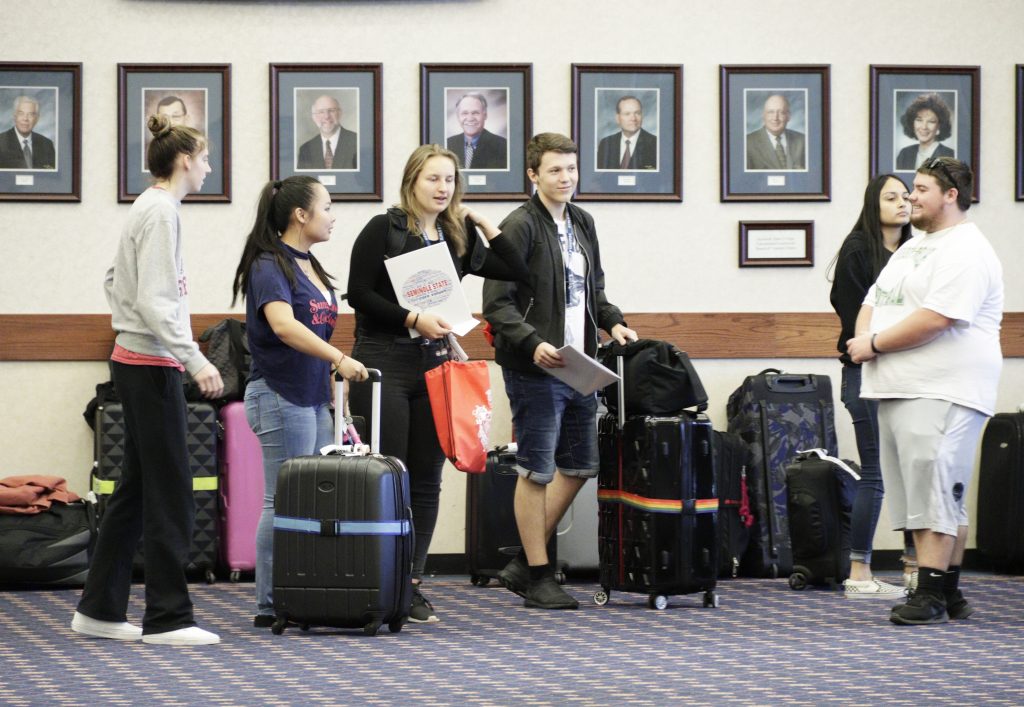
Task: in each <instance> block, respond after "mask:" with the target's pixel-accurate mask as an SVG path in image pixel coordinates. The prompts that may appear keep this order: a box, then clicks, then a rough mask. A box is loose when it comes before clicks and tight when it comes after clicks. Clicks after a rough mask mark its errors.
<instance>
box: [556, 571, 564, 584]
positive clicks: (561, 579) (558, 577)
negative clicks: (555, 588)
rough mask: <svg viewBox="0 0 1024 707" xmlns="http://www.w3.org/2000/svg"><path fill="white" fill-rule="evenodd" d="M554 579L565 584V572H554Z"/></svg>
mask: <svg viewBox="0 0 1024 707" xmlns="http://www.w3.org/2000/svg"><path fill="white" fill-rule="evenodd" d="M555 581H556V582H558V583H559V584H565V582H566V577H565V572H555Z"/></svg>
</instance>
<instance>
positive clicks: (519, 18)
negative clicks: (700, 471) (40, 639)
mask: <svg viewBox="0 0 1024 707" xmlns="http://www.w3.org/2000/svg"><path fill="white" fill-rule="evenodd" d="M618 8H619V6H618V5H612V4H610V3H608V4H607V7H601V4H599V3H594V2H593V1H592V0H591V1H584V0H562V2H557V3H548V2H536V1H535V0H520V1H518V2H513V1H511V0H478V1H473V0H464V1H454V0H453V1H451V2H399V1H381V2H336V3H331V2H292V3H275V2H251V3H249V2H241V1H240V2H187V1H186V2H156V1H144V0H90V2H89V3H87V4H85V5H79V4H71V3H67V2H58V1H56V0H50V1H49V2H36V3H33V4H32V12H29V13H13V14H12V13H7V17H6V24H5V27H4V43H3V59H4V60H16V61H81V62H83V64H84V76H83V88H84V101H83V104H84V105H83V128H84V133H83V135H84V137H83V155H82V161H83V172H82V174H83V184H82V202H81V203H80V204H11V203H0V223H2V224H3V226H2V228H0V236H2V238H3V241H4V246H5V257H4V258H3V260H2V262H0V283H2V284H0V312H5V313H12V312H13V313H40V314H54V313H87V312H103V311H105V309H106V305H105V302H104V301H103V295H102V290H101V286H100V283H101V281H102V276H103V272H104V270H105V269H106V267H107V265H108V264H109V262H110V259H111V257H112V255H113V252H114V248H115V244H116V239H117V235H118V231H119V229H120V224H121V222H122V220H123V218H124V215H125V212H126V210H127V206H126V205H119V204H118V203H117V201H116V193H117V148H116V144H115V143H116V134H117V129H116V124H117V87H116V77H117V69H116V65H117V63H118V62H125V63H133V62H164V63H187V62H197V63H198V62H229V63H231V64H232V84H233V89H232V102H233V118H234V119H233V124H232V155H233V159H232V162H233V166H232V182H233V193H234V201H233V203H231V204H225V205H209V204H196V205H188V206H186V207H184V208H183V214H182V220H183V224H184V230H185V234H186V258H187V262H188V266H189V274H190V280H191V284H192V292H193V295H192V309H193V311H195V312H220V311H226V310H227V309H228V305H229V302H230V281H231V276H232V274H233V272H234V268H235V265H236V263H237V258H238V255H239V252H240V247H241V242H242V239H243V237H244V233H245V232H246V231H247V230H248V228H249V226H250V224H251V220H252V218H253V211H254V203H255V198H256V194H257V191H258V190H259V188H260V186H261V185H262V183H263V182H264V180H266V179H267V178H268V176H269V175H268V167H267V165H268V162H269V157H268V155H269V137H268V133H269V126H268V122H269V119H268V100H269V76H268V63H269V62H280V63H284V62H332V63H334V62H338V63H345V62H382V63H383V64H384V76H383V115H384V118H383V120H384V126H383V128H384V143H383V144H384V169H383V177H384V193H385V195H386V200H385V203H390V202H392V201H394V199H395V197H396V195H397V185H398V180H399V176H400V171H401V168H402V165H403V163H404V160H405V157H406V156H407V155H408V153H409V152H410V151H411V150H412V148H413V147H415V146H416V144H417V143H418V136H419V110H418V100H417V99H418V97H419V63H420V62H532V63H533V66H534V74H533V79H534V91H533V119H534V127H535V129H536V130H537V131H541V130H556V131H562V132H568V130H569V124H570V105H571V103H570V95H569V94H570V64H571V62H573V61H577V62H581V63H603V62H608V63H612V62H618V63H681V64H683V65H684V67H685V69H684V72H685V73H684V113H683V116H684V130H683V148H684V156H683V188H684V196H685V201H684V202H683V203H682V204H628V203H602V204H592V205H588V206H587V208H588V209H589V210H590V211H591V212H592V213H593V214H594V215H595V217H596V218H597V222H598V225H599V229H600V233H601V243H602V250H603V255H604V260H605V266H606V271H607V278H608V283H609V292H610V294H611V296H612V298H613V300H614V301H615V302H616V303H618V304H619V305H620V306H622V308H623V309H625V310H627V311H651V312H657V311H688V312H690V311H692V312H702V311H828V310H829V305H828V283H827V282H826V280H825V265H826V264H827V262H828V260H829V259H830V258H831V257H832V255H833V254H834V252H835V251H836V250H837V248H838V245H839V243H840V241H841V239H842V238H843V236H844V235H845V234H846V232H847V230H848V228H849V226H850V225H851V224H852V222H853V221H854V219H855V218H856V215H857V212H858V210H859V207H860V199H861V194H862V191H863V186H864V183H865V181H866V179H867V177H868V174H867V163H868V160H867V145H868V101H869V96H868V64H869V63H877V64H950V65H980V66H981V67H982V92H981V93H982V104H981V113H982V120H981V164H982V171H981V203H980V204H978V205H976V206H975V207H974V208H972V210H971V217H972V218H973V219H975V220H976V221H977V222H978V223H979V224H980V225H981V227H982V229H983V230H984V231H985V233H986V235H988V237H989V238H990V239H991V241H992V242H993V245H994V246H995V248H996V250H997V252H998V253H999V254H1000V257H1001V258H1002V261H1003V265H1004V267H1005V270H1006V282H1007V283H1009V285H1008V288H1007V298H1006V302H1007V309H1008V310H1010V311H1020V310H1022V309H1024V291H1022V289H1021V288H1020V286H1019V283H1020V282H1021V280H1022V277H1021V276H1022V275H1024V272H1022V269H1024V258H1022V257H1021V254H1022V247H1021V245H1020V243H1019V238H1020V235H1019V233H1018V230H1019V227H1020V222H1021V216H1022V214H1024V205H1022V204H1019V203H1017V202H1015V201H1014V200H1013V175H1014V163H1013V150H1012V145H1013V135H1014V110H1013V80H1014V66H1013V62H1015V61H1022V60H1024V55H1022V56H1012V55H1011V54H1010V53H1009V52H1008V51H1007V48H1008V47H1015V46H1017V45H1018V42H1017V39H1018V38H1017V34H1018V29H1014V28H1019V27H1020V26H1021V24H1022V20H1024V5H1022V4H1021V3H1019V2H1016V1H1015V0H990V1H988V2H985V3H976V4H974V5H971V6H969V9H968V6H966V5H964V4H963V3H961V2H953V1H952V0H935V1H934V2H932V3H931V4H930V5H929V6H928V8H927V11H921V10H915V9H914V8H910V7H900V6H896V5H893V4H892V3H891V2H880V1H879V0H865V1H864V2H860V3H825V4H823V3H821V2H820V0H819V1H812V0H792V1H791V2H789V3H786V4H785V5H784V6H780V12H779V13H774V14H771V15H770V14H769V13H768V11H769V9H770V8H769V6H766V5H764V4H763V3H760V2H758V3H755V2H751V1H750V0H742V1H740V2H731V3H711V4H708V3H693V2H686V1H680V0H651V1H650V2H647V3H645V4H644V6H643V9H644V16H643V17H637V16H635V15H632V14H630V15H627V16H622V15H620V14H619V13H617V9H618ZM826 8H827V9H826ZM542 13H543V14H542ZM780 15H781V16H780ZM637 21H639V24H637ZM624 23H625V24H627V25H629V26H630V27H631V28H632V29H630V31H629V32H627V33H626V34H627V36H628V37H629V39H628V40H623V39H622V34H623V33H622V27H623V25H624ZM772 25H774V26H779V27H783V28H784V30H767V28H768V27H770V26H772ZM474 27H475V28H482V29H481V30H480V31H476V32H470V31H464V30H466V29H467V28H474ZM455 30H457V33H456V31H455ZM496 30H499V31H496ZM914 38H922V39H921V40H920V46H921V47H922V48H917V47H916V46H915V40H914ZM721 63H728V64H741V63H754V64H767V63H775V64H784V63H815V64H818V63H822V64H831V66H832V91H831V93H832V109H833V114H832V136H833V138H832V165H833V167H832V194H833V199H832V201H831V202H830V203H815V204H800V203H770V204H736V203H734V204H722V203H720V202H719V198H718V197H719V193H718V183H719V167H718V163H719V158H718V131H719V126H718V121H719V111H718V100H719V95H718V67H719V64H721ZM382 207H383V204H379V203H377V204H339V205H338V206H337V207H336V213H337V215H338V224H337V226H336V228H335V231H334V240H332V242H330V243H327V244H324V245H323V246H320V247H319V251H318V252H319V255H320V257H321V258H322V259H323V260H324V261H325V262H326V264H327V266H328V269H329V270H330V271H331V272H332V273H334V274H335V275H336V276H338V278H339V280H340V281H341V282H344V281H345V280H346V279H347V275H348V257H347V256H348V251H349V247H350V245H351V242H352V240H353V239H354V237H355V236H356V234H357V233H358V232H359V229H360V228H361V227H362V225H363V224H364V223H365V222H366V221H367V220H368V219H369V218H370V217H371V216H372V215H373V214H375V213H378V212H379V211H380V210H381V208H382ZM511 207H512V204H507V203H487V204H482V205H480V208H481V210H483V211H484V212H486V213H487V214H488V215H490V216H491V217H493V218H495V219H499V218H500V217H502V216H503V215H504V214H505V213H507V212H508V211H509V210H510V209H511ZM741 219H742V220H755V219H786V220H790V219H799V220H803V219H810V220H813V221H814V222H815V261H816V263H817V264H816V265H815V267H813V268H802V269H774V268H773V269H744V270H740V269H738V268H737V267H736V260H737V222H738V221H739V220H741ZM469 287H470V292H471V299H472V302H474V303H475V305H476V306H478V305H479V285H478V284H470V286H469ZM679 343H681V344H683V345H684V346H685V342H679ZM769 364H771V365H777V366H779V367H782V368H786V369H787V370H790V371H794V372H816V373H826V374H829V375H831V376H832V379H833V385H834V387H836V388H837V389H838V381H839V376H838V370H839V369H838V364H837V363H836V362H834V361H830V360H786V361H762V360H743V361H698V362H697V365H698V368H699V370H700V372H701V374H702V376H703V378H704V381H705V384H706V385H707V387H708V390H709V393H710V394H711V414H712V418H713V419H714V421H715V422H716V423H717V424H719V425H724V415H725V413H724V408H725V400H726V398H727V396H728V393H729V392H730V391H731V390H732V389H733V388H734V387H735V386H736V385H737V384H738V383H739V382H740V380H741V379H742V377H743V376H744V375H747V374H748V373H751V372H756V371H757V370H760V369H761V368H763V367H765V366H767V365H769ZM1022 372H1024V365H1022V364H1021V362H1020V361H1010V362H1008V363H1007V366H1006V368H1005V370H1004V375H1003V384H1002V386H1001V393H1000V400H999V406H1000V409H1003V410H1006V409H1011V408H1013V407H1015V406H1016V404H1017V403H1018V402H1021V401H1024V375H1022ZM105 379H106V367H105V365H104V364H102V363H74V364H64V363H50V364H47V363H30V362H25V363H21V362H18V363H0V400H3V401H4V403H5V409H6V411H7V414H6V415H5V420H4V422H3V424H2V425H0V439H2V443H3V445H2V448H3V450H4V454H3V456H2V457H0V474H3V475H7V474H9V473H11V474H13V473H24V472H47V473H58V474H61V475H64V476H66V477H68V478H69V479H70V480H71V484H72V486H73V487H74V488H76V489H77V490H84V489H85V486H86V479H87V474H88V468H89V466H90V465H91V459H92V452H91V437H90V435H89V430H88V428H87V427H86V425H85V423H84V421H83V420H82V418H81V411H82V409H83V408H84V406H85V403H86V402H87V401H88V399H89V398H90V397H91V396H92V393H93V386H94V385H95V383H96V382H98V381H100V380H105ZM499 380H500V379H499ZM500 388H501V387H500V383H499V384H498V385H497V386H496V392H497V391H500ZM496 397H497V399H498V400H499V407H500V403H501V401H502V400H503V398H502V396H501V395H498V396H496ZM505 419H506V420H507V417H506V418H505ZM837 422H838V423H839V424H838V427H839V431H840V449H841V451H842V453H843V454H844V455H847V456H855V453H856V448H855V446H854V443H853V435H852V430H851V429H850V426H849V420H848V417H847V416H846V413H845V411H843V409H842V407H841V405H840V406H838V407H837ZM499 426H500V425H499ZM463 483H464V482H463V480H462V478H461V475H460V474H458V473H457V472H454V471H451V470H449V473H448V475H447V477H446V481H445V491H444V498H443V501H442V503H443V510H442V514H443V516H442V523H441V526H440V527H439V530H438V535H437V538H436V539H435V543H434V546H433V548H432V549H433V550H434V551H435V552H458V551H460V549H461V547H462V533H463V516H464V514H463V511H462V508H463V506H462V494H463ZM883 526H884V524H883ZM878 546H879V547H880V548H893V547H897V546H898V544H897V543H896V542H895V539H894V536H893V534H891V533H889V532H887V531H880V532H879V536H878Z"/></svg>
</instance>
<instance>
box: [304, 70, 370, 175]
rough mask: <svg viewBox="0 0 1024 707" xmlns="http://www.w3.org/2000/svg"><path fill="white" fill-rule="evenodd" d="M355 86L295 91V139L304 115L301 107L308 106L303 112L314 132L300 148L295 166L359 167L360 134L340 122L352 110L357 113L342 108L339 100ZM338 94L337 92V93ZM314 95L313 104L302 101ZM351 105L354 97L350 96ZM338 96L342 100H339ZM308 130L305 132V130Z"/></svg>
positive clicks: (329, 168) (339, 168)
mask: <svg viewBox="0 0 1024 707" xmlns="http://www.w3.org/2000/svg"><path fill="white" fill-rule="evenodd" d="M355 93H356V91H355V90H354V89H346V90H337V91H330V92H323V91H320V90H309V89H303V90H297V91H296V101H295V104H296V111H295V122H296V139H299V135H300V132H299V128H298V125H299V123H300V121H301V120H303V118H302V117H301V116H302V114H303V112H302V111H301V110H300V106H302V105H304V104H305V105H309V106H310V107H309V108H308V112H307V113H306V115H308V116H309V117H310V119H311V120H312V122H313V125H314V126H315V127H316V135H314V136H313V137H311V138H309V139H308V140H306V141H305V142H304V143H302V145H301V146H300V147H299V150H298V153H297V157H296V160H295V169H296V171H298V170H316V171H325V170H327V171H338V170H353V169H358V168H359V165H358V155H359V135H358V134H357V133H356V132H355V131H354V130H348V129H347V128H345V127H344V126H343V125H342V119H343V118H344V116H345V115H346V114H348V113H349V112H351V113H352V114H353V115H357V116H358V114H359V113H358V110H352V111H345V110H343V109H342V103H343V102H345V103H348V102H349V101H346V100H344V99H346V98H349V97H350V96H349V95H348V94H355ZM339 94H340V95H339ZM307 96H315V98H314V100H313V101H312V105H310V104H309V103H307V102H305V101H303V100H302V98H303V97H307ZM351 98H352V99H353V100H352V103H353V104H354V102H355V100H356V97H355V96H354V95H353V96H351ZM339 99H341V100H339ZM307 133H308V131H307Z"/></svg>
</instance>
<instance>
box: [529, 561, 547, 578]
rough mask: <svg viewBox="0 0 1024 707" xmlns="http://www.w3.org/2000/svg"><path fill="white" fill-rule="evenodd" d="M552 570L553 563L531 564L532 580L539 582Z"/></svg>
mask: <svg viewBox="0 0 1024 707" xmlns="http://www.w3.org/2000/svg"><path fill="white" fill-rule="evenodd" d="M550 571H551V565H547V564H544V565H530V581H531V582H537V581H539V580H541V579H544V575H545V574H547V573H548V572H550Z"/></svg>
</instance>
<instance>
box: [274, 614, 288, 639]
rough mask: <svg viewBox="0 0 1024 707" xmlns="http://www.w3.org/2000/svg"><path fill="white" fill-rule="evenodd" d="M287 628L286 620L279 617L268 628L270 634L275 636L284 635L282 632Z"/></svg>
mask: <svg viewBox="0 0 1024 707" xmlns="http://www.w3.org/2000/svg"><path fill="white" fill-rule="evenodd" d="M287 626H288V619H286V618H284V617H280V616H279V617H278V618H277V619H276V620H275V621H274V624H273V625H272V626H271V627H270V632H271V633H273V634H274V635H275V636H280V635H281V634H282V633H284V630H285V628H286V627H287Z"/></svg>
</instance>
